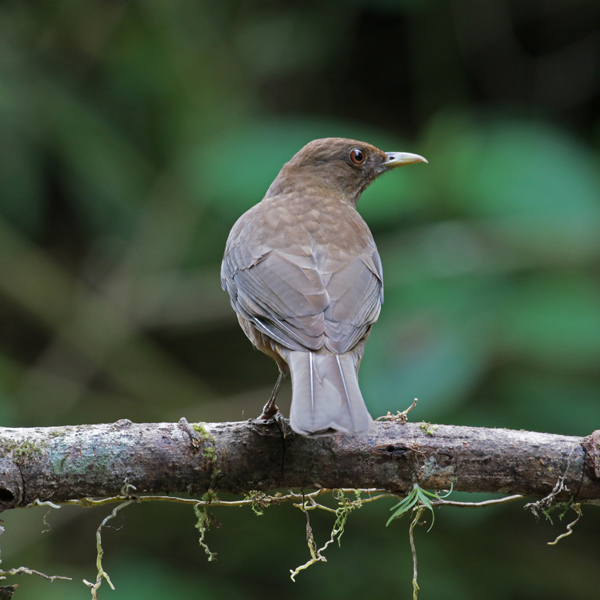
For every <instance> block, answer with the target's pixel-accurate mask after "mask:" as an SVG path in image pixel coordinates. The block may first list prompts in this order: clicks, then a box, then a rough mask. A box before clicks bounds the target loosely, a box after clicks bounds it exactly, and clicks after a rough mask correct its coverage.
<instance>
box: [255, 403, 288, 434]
mask: <svg viewBox="0 0 600 600" xmlns="http://www.w3.org/2000/svg"><path fill="white" fill-rule="evenodd" d="M252 422H253V423H255V424H256V425H272V424H273V423H274V424H275V425H277V428H278V429H279V431H281V432H282V434H283V436H284V437H285V431H286V429H285V417H284V416H283V414H281V412H280V411H279V409H278V408H277V405H276V404H274V403H271V402H267V404H265V407H264V408H263V411H262V414H261V415H260V417H258V418H256V419H253V421H252Z"/></svg>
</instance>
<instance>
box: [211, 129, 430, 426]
mask: <svg viewBox="0 0 600 600" xmlns="http://www.w3.org/2000/svg"><path fill="white" fill-rule="evenodd" d="M417 162H427V161H426V160H425V159H424V158H423V157H422V156H419V155H417V154H409V153H403V152H382V151H381V150H379V149H378V148H375V147H374V146H371V145H370V144H366V143H364V142H359V141H356V140H349V139H343V138H325V139H319V140H314V141H312V142H310V143H309V144H307V145H306V146H304V148H302V150H300V151H299V152H298V153H297V154H296V155H295V156H294V157H293V158H292V159H291V160H290V161H289V162H288V163H286V164H285V165H284V166H283V168H282V169H281V171H280V172H279V175H278V176H277V177H276V178H275V181H273V183H272V184H271V186H270V187H269V189H268V190H267V193H266V195H265V197H264V198H263V200H262V201H261V202H259V203H258V204H257V205H256V206H254V207H252V208H251V209H250V210H248V211H247V212H246V213H245V214H243V215H242V216H241V217H240V218H239V219H238V221H237V222H236V223H235V225H234V226H233V228H232V230H231V233H230V234H229V238H228V240H227V246H226V248H225V256H224V258H223V264H222V268H221V283H222V286H223V289H225V290H227V291H228V292H229V295H230V297H231V305H232V306H233V308H234V310H235V312H236V313H237V316H238V320H239V322H240V325H241V326H242V329H243V330H244V332H245V333H246V335H247V336H248V338H249V339H250V341H251V342H252V343H253V344H254V345H255V346H256V347H257V348H258V349H259V350H262V351H263V352H264V353H265V354H268V355H269V356H271V357H272V358H273V359H275V361H276V362H277V365H278V367H279V377H278V379H277V383H276V384H275V388H274V390H273V393H272V394H271V398H270V399H269V402H268V403H267V405H266V406H265V408H264V411H263V415H261V417H262V418H268V417H272V416H273V415H274V414H275V413H276V412H277V407H276V406H275V399H276V397H277V392H278V390H279V386H280V384H281V381H282V379H283V377H285V375H286V374H287V373H288V372H289V373H291V376H292V407H291V411H290V423H291V426H292V429H293V430H294V431H295V432H297V433H300V434H303V435H317V434H323V433H330V432H333V431H342V432H346V433H354V434H362V433H365V432H367V431H368V429H369V427H370V425H371V423H372V420H371V416H370V415H369V412H368V411H367V408H366V406H365V403H364V400H363V397H362V394H361V391H360V388H359V386H358V368H359V365H360V361H361V358H362V356H363V352H364V347H365V342H366V340H367V337H368V335H369V332H370V330H371V326H372V325H373V323H375V321H376V320H377V317H378V316H379V311H380V308H381V304H382V302H383V274H382V268H381V260H380V258H379V253H378V252H377V247H376V246H375V241H374V240H373V236H372V234H371V231H370V230H369V228H368V226H367V224H366V223H365V221H364V220H363V219H362V217H361V216H360V215H359V214H358V212H357V210H356V203H357V201H358V199H359V197H360V195H361V193H362V192H363V191H364V190H365V189H366V188H367V186H368V185H369V184H370V183H371V182H372V181H373V180H374V179H375V178H377V177H379V175H381V174H382V173H385V172H386V171H389V170H391V169H394V168H396V167H401V166H404V165H409V164H412V163H417Z"/></svg>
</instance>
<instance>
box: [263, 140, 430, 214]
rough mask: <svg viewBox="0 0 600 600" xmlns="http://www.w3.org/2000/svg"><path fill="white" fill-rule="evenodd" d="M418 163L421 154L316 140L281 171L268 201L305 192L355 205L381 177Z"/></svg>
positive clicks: (349, 141)
mask: <svg viewBox="0 0 600 600" xmlns="http://www.w3.org/2000/svg"><path fill="white" fill-rule="evenodd" d="M417 162H425V163H426V162H427V161H426V160H425V159H424V158H423V157H422V156H419V155H418V154H410V153H408V152H383V150H379V148H376V147H375V146H372V145H371V144H367V143H365V142H359V141H357V140H349V139H346V138H323V139H319V140H313V141H312V142H309V143H308V144H306V146H304V148H302V149H301V150H300V151H299V152H298V153H296V154H295V155H294V157H293V158H292V159H291V160H290V161H289V162H287V163H286V164H285V165H284V166H283V168H282V169H281V171H280V173H279V175H278V176H277V178H276V179H275V181H273V183H272V184H271V187H270V188H269V190H268V192H267V197H269V196H274V195H276V194H283V193H287V192H288V191H294V192H296V193H299V192H300V193H301V192H302V190H304V189H310V190H318V191H322V192H323V193H327V194H335V195H338V194H339V195H340V196H342V197H343V198H344V200H346V201H347V202H349V203H351V204H353V205H356V203H357V202H358V199H359V197H360V195H361V194H362V192H364V190H365V189H366V188H367V186H368V185H369V184H370V183H371V182H372V181H374V180H375V179H376V178H377V177H379V175H381V174H382V173H385V172H386V171H389V170H391V169H395V168H396V167H403V166H405V165H410V164H413V163H417Z"/></svg>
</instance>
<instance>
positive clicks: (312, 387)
mask: <svg viewBox="0 0 600 600" xmlns="http://www.w3.org/2000/svg"><path fill="white" fill-rule="evenodd" d="M286 358H287V362H288V364H289V367H290V372H291V375H292V408H291V411H290V421H291V425H292V429H293V430H294V431H296V432H297V433H300V434H302V435H317V434H322V433H331V431H343V432H345V433H354V434H360V433H366V432H367V431H368V430H369V427H370V425H371V423H372V419H371V415H369V412H368V411H367V407H366V406H365V402H364V400H363V397H362V394H361V392H360V388H359V387H358V375H357V373H356V359H355V357H354V356H353V354H352V353H346V354H329V353H327V354H316V353H314V352H300V351H292V352H290V353H289V355H288V356H287V357H286Z"/></svg>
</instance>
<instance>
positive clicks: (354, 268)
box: [221, 231, 383, 354]
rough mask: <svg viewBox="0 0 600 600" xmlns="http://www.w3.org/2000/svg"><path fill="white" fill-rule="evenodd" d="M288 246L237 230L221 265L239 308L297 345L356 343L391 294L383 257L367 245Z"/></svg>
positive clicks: (339, 349) (342, 347)
mask: <svg viewBox="0 0 600 600" xmlns="http://www.w3.org/2000/svg"><path fill="white" fill-rule="evenodd" d="M329 250H330V249H329V248H327V247H325V248H322V249H317V250H311V249H310V248H308V247H306V246H300V245H297V246H289V247H287V248H286V249H285V250H279V249H274V248H271V247H269V246H268V245H267V244H265V243H264V242H259V241H256V240H251V241H246V240H245V239H244V236H239V235H235V233H234V231H232V235H231V236H230V240H229V241H228V244H227V248H226V250H225V257H224V259H223V265H222V269H221V281H222V286H223V289H226V290H227V291H228V292H229V295H230V297H231V304H232V306H233V308H234V310H235V311H236V312H238V313H239V314H241V315H242V316H244V317H245V318H246V319H249V320H250V321H252V322H253V323H254V325H255V326H256V327H257V328H258V329H259V330H260V331H262V332H263V333H265V334H267V335H268V336H270V337H271V338H273V339H274V340H276V341H277V342H279V343H280V344H281V345H282V346H284V347H286V348H289V349H290V350H318V349H319V348H321V347H323V346H324V345H325V346H326V347H327V348H328V349H329V350H330V351H332V352H334V353H336V354H342V353H344V352H347V351H348V350H350V349H351V348H353V347H354V346H355V345H356V344H357V343H358V342H359V341H360V339H361V338H362V337H363V336H364V335H365V334H366V333H367V332H368V330H369V328H370V326H371V325H372V324H373V323H374V322H375V321H376V320H377V317H378V315H379V310H380V307H381V303H382V301H383V292H382V290H383V278H382V272H381V262H380V260H379V255H378V254H377V249H376V248H375V244H374V243H372V244H371V245H370V246H369V250H368V251H367V252H361V253H360V254H358V253H357V254H354V255H353V254H352V252H351V251H349V250H345V251H343V252H340V251H337V252H336V254H337V255H338V256H337V257H336V258H335V259H333V258H330V252H329Z"/></svg>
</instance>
